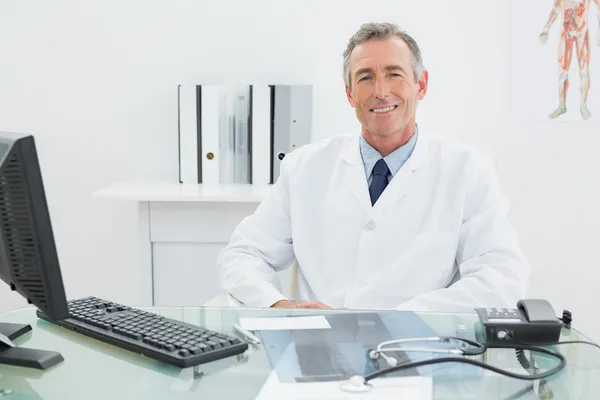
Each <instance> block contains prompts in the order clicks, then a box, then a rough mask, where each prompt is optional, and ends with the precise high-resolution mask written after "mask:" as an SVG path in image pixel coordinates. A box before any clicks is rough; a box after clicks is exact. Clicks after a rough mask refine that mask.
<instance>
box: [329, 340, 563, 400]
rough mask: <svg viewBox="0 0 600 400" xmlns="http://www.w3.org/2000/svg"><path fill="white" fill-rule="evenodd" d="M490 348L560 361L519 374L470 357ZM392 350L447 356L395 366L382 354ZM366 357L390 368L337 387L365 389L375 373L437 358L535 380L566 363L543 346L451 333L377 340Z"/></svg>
mask: <svg viewBox="0 0 600 400" xmlns="http://www.w3.org/2000/svg"><path fill="white" fill-rule="evenodd" d="M452 341H456V342H457V343H456V344H457V346H456V347H455V348H448V349H436V348H431V347H389V346H391V345H398V344H403V343H414V342H438V343H451V342H452ZM493 348H498V349H502V348H504V349H506V348H513V349H519V348H520V349H527V350H533V351H536V352H539V353H543V354H546V355H549V356H552V357H554V358H556V359H557V360H559V365H557V366H556V367H554V368H551V369H549V370H548V371H546V372H543V373H537V374H534V375H519V374H516V373H513V372H510V371H504V370H502V369H500V368H497V367H493V366H490V365H486V364H485V363H482V362H480V361H477V360H475V359H473V358H470V357H473V356H479V355H482V354H484V353H485V352H486V351H487V350H488V349H493ZM393 351H395V352H399V351H400V352H421V353H443V354H449V356H448V357H444V358H443V359H431V360H422V361H415V362H410V363H406V364H401V365H400V366H398V360H397V359H396V358H394V357H391V356H388V355H387V354H385V353H386V352H393ZM459 356H467V357H459ZM368 357H369V359H371V360H373V361H376V360H377V359H378V358H380V357H381V359H383V360H384V361H385V362H386V363H387V365H388V366H389V368H388V369H384V370H380V371H376V372H374V373H371V374H370V375H368V376H360V375H355V376H352V377H350V379H348V380H346V381H344V382H342V384H341V385H340V388H341V389H342V390H343V391H345V392H351V393H358V392H367V391H369V390H371V389H372V387H373V386H372V385H370V384H368V381H370V380H371V379H374V378H376V377H378V376H383V375H386V374H387V373H390V372H392V371H395V370H399V369H404V368H408V367H415V368H416V367H419V366H425V365H430V364H435V363H437V362H439V361H445V362H463V363H467V364H472V365H476V366H480V367H482V368H486V369H489V370H491V371H494V372H497V373H501V374H503V375H506V376H510V377H513V378H518V379H527V380H537V379H542V378H546V377H549V376H551V375H554V374H556V373H557V372H559V371H560V370H562V369H563V368H564V367H565V365H566V359H565V357H564V356H563V355H562V354H560V353H559V352H556V351H553V350H550V349H546V348H543V347H538V346H529V345H527V346H524V345H521V346H517V345H502V344H483V343H478V342H475V341H473V340H469V339H465V338H460V337H454V336H433V337H424V338H409V339H394V340H388V341H385V342H381V343H379V344H378V345H377V348H376V349H375V350H371V351H369V353H368Z"/></svg>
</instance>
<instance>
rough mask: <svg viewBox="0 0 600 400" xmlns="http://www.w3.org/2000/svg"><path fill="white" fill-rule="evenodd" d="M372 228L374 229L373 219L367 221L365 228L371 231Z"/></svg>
mask: <svg viewBox="0 0 600 400" xmlns="http://www.w3.org/2000/svg"><path fill="white" fill-rule="evenodd" d="M373 229H375V222H373V221H369V222H367V230H369V231H372V230H373Z"/></svg>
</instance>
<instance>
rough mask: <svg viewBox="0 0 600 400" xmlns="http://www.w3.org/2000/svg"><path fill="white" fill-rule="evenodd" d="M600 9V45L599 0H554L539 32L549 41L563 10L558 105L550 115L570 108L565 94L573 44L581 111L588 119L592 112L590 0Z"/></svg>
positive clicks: (543, 41) (544, 41) (559, 48)
mask: <svg viewBox="0 0 600 400" xmlns="http://www.w3.org/2000/svg"><path fill="white" fill-rule="evenodd" d="M592 1H593V2H594V3H595V4H596V7H597V9H598V23H599V27H598V33H597V37H596V45H598V46H600V0H554V6H553V7H552V11H550V17H549V18H548V22H547V23H546V25H545V26H544V30H543V31H542V33H541V35H540V41H541V42H542V44H545V43H546V42H547V41H548V31H549V30H550V27H551V26H552V24H553V23H554V21H556V18H557V16H558V14H559V13H560V12H562V14H563V24H562V28H561V34H560V40H559V44H558V98H559V106H558V108H557V109H556V110H554V111H553V112H552V113H551V114H550V115H549V116H548V117H549V118H550V119H554V118H556V117H558V116H559V115H561V114H564V113H565V112H567V105H566V98H567V90H568V88H569V76H568V74H569V67H570V66H571V57H572V55H573V47H575V51H576V54H577V62H578V64H579V76H580V83H579V84H580V89H581V101H580V112H581V116H582V117H583V119H588V118H589V117H590V116H591V114H590V111H589V110H588V108H587V103H586V102H587V95H588V91H589V89H590V71H589V65H590V38H589V25H588V12H589V10H590V5H591V2H592Z"/></svg>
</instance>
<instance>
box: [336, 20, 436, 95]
mask: <svg viewBox="0 0 600 400" xmlns="http://www.w3.org/2000/svg"><path fill="white" fill-rule="evenodd" d="M394 36H395V37H398V38H400V39H402V40H403V41H404V42H405V43H406V44H407V46H408V48H409V49H410V51H411V53H412V68H413V71H414V76H415V82H417V81H418V80H419V78H420V77H421V74H422V73H423V71H425V66H424V65H423V59H422V58H421V50H420V49H419V45H418V44H417V42H416V41H415V40H414V39H413V38H412V37H411V36H410V35H409V34H408V33H406V32H404V31H402V30H400V29H399V28H398V26H397V25H396V24H393V23H390V22H369V23H366V24H363V25H362V26H361V27H360V29H359V30H358V31H357V32H356V33H355V34H354V35H352V37H351V38H350V40H349V42H348V46H347V47H346V50H344V81H345V82H346V85H348V87H350V54H352V50H354V48H355V47H356V46H358V45H359V44H362V43H365V42H368V41H369V40H384V39H389V38H391V37H394Z"/></svg>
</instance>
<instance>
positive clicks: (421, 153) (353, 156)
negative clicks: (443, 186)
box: [342, 128, 429, 175]
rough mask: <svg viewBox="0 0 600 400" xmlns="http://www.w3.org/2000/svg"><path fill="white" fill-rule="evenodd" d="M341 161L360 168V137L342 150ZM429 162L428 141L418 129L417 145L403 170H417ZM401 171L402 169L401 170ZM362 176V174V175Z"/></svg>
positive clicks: (425, 135) (421, 130)
mask: <svg viewBox="0 0 600 400" xmlns="http://www.w3.org/2000/svg"><path fill="white" fill-rule="evenodd" d="M342 159H343V160H344V161H346V162H347V163H349V164H350V165H354V166H356V165H358V166H361V167H362V162H363V161H362V158H361V155H360V136H356V137H354V138H353V139H352V140H351V141H350V142H349V144H348V145H347V146H346V148H345V149H344V150H343V153H342ZM428 160H429V140H428V137H427V134H426V133H425V132H423V129H421V128H419V136H418V138H417V143H416V144H415V148H414V150H413V152H412V154H411V156H410V157H409V158H408V160H406V163H405V166H406V167H404V166H403V168H407V169H411V170H412V171H414V170H417V169H419V168H420V167H422V166H423V165H425V164H426V163H427V161H428ZM401 169H402V168H401ZM363 175H364V174H363Z"/></svg>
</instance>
